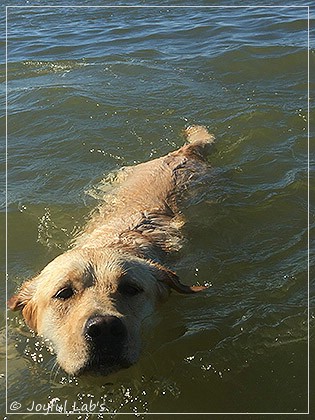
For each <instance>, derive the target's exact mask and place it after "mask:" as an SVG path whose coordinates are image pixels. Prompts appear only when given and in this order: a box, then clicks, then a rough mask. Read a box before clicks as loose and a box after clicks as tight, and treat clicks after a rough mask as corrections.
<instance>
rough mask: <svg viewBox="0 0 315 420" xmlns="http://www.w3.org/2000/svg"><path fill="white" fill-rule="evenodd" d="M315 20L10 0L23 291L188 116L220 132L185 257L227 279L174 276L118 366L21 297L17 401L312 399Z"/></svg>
mask: <svg viewBox="0 0 315 420" xmlns="http://www.w3.org/2000/svg"><path fill="white" fill-rule="evenodd" d="M41 4H42V5H43V4H45V2H42V3H41ZM56 4H58V3H56ZM69 4H71V3H69ZM82 4H84V2H82ZM165 4H166V5H167V3H165ZM176 4H179V3H176V2H175V3H173V5H176ZM205 4H206V3H205ZM307 23H308V22H307V8H306V7H304V8H298V7H296V8H288V7H281V8H263V7H259V8H244V7H237V8H224V7H220V8H187V7H183V8H179V9H177V8H171V7H160V8H149V7H138V8H75V7H74V8H57V7H56V8H47V9H44V8H23V9H18V8H9V9H8V137H7V140H8V147H7V153H8V195H7V226H8V240H7V252H8V258H7V265H8V284H7V289H8V295H9V296H10V295H11V294H12V293H13V292H14V290H15V289H16V288H17V287H18V286H19V285H20V284H21V283H22V281H24V280H25V279H26V278H28V277H30V276H32V275H34V274H35V273H37V272H38V271H39V270H40V269H41V268H43V267H44V265H45V264H47V262H49V261H50V260H51V259H52V258H54V257H55V256H56V255H58V254H59V253H61V252H62V251H64V250H65V249H67V247H68V246H69V243H70V240H71V238H72V237H73V235H74V234H75V233H77V232H78V231H79V230H80V228H81V227H82V226H83V225H84V223H85V220H86V215H87V214H88V213H89V211H90V210H91V209H92V208H93V206H95V205H96V203H97V202H96V200H95V198H93V197H95V196H97V194H98V186H99V183H100V181H101V180H102V179H103V178H104V177H106V176H108V174H110V173H112V172H113V171H115V170H117V169H118V168H120V167H122V166H125V165H133V164H136V163H138V162H143V161H146V160H148V159H152V158H155V157H159V156H161V155H163V154H166V153H168V152H169V151H171V150H174V149H175V148H177V147H179V146H181V145H182V144H183V141H184V139H183V137H182V131H183V129H184V128H185V126H187V125H188V124H193V123H198V124H204V125H206V126H207V127H208V129H209V130H210V131H211V132H212V133H214V134H215V136H216V139H217V141H216V147H215V150H214V151H213V153H212V155H211V156H210V158H209V161H210V163H211V165H212V167H213V170H212V171H211V173H209V175H208V176H205V177H204V179H203V180H202V183H201V184H200V185H197V186H195V188H194V189H193V190H192V191H189V196H188V203H187V206H186V208H185V209H184V214H185V216H186V218H187V221H188V222H187V225H186V226H185V228H184V232H185V236H186V238H187V241H186V243H185V246H184V247H183V249H182V250H181V251H180V252H179V254H178V255H175V256H173V257H172V258H171V260H170V265H171V266H172V268H174V269H175V270H176V272H177V273H178V274H179V276H180V277H181V280H182V281H183V282H184V283H187V284H193V283H196V282H199V283H201V284H202V283H204V282H208V283H210V284H211V287H210V288H209V290H208V291H207V292H205V293H203V294H200V295H197V296H193V297H182V296H179V295H176V294H175V293H174V294H173V295H172V296H171V298H170V299H169V301H168V302H167V303H165V305H164V306H163V307H161V309H160V311H159V313H158V314H156V316H155V317H154V320H153V323H154V325H155V326H154V328H150V329H149V330H148V331H145V332H144V342H145V345H144V349H143V354H142V357H141V359H140V361H139V362H138V363H137V364H136V365H135V366H133V367H131V368H130V369H128V370H125V371H121V372H118V373H116V374H114V375H111V376H109V377H78V378H69V377H67V376H66V375H64V374H63V372H61V371H59V370H58V368H57V367H56V366H55V359H54V356H53V355H52V354H51V350H50V349H47V348H46V347H45V345H44V344H43V343H42V341H41V339H39V338H38V337H34V336H33V335H32V334H31V333H30V332H29V331H28V329H27V327H26V326H25V325H24V322H23V321H22V319H21V316H20V315H19V314H16V313H12V312H8V314H7V317H8V321H7V324H8V339H7V343H6V344H5V343H4V341H5V339H4V338H5V319H4V318H3V317H2V321H1V322H2V324H1V325H2V328H1V335H2V337H3V344H2V356H3V358H2V360H3V370H2V375H1V381H2V384H3V389H4V388H5V387H6V386H5V385H6V384H7V387H6V391H7V404H8V409H9V411H14V412H16V413H26V414H20V416H21V418H26V416H27V415H31V417H30V418H33V416H32V414H35V413H36V412H44V411H45V407H47V404H48V403H51V404H52V406H53V407H54V408H53V409H52V410H54V412H56V404H57V402H58V404H59V405H60V406H61V408H60V410H61V411H62V410H63V411H62V412H63V413H65V412H66V411H70V410H74V411H75V416H76V417H75V418H78V419H79V418H86V417H89V416H91V415H89V416H85V415H82V416H81V417H80V412H79V411H78V410H79V409H81V410H82V411H83V412H85V411H90V412H93V413H103V414H102V415H103V416H104V417H106V415H105V414H104V413H108V412H109V413H148V412H149V413H219V414H222V413H288V414H291V413H295V414H297V415H298V418H300V417H299V416H301V415H302V414H299V413H305V412H307V411H308V403H309V389H308V375H309V373H310V371H309V363H308V328H309V326H310V331H311V332H312V331H314V311H313V308H314V305H313V304H314V298H313V296H314V295H313V294H312V291H314V287H313V286H312V285H310V289H311V293H310V296H309V295H308V287H309V285H308V257H307V249H308V170H307V169H308V102H307V89H308V84H307V81H308V67H307V65H308V56H307V46H308V42H307V40H308V39H307V37H308V32H307V28H308V27H307ZM4 24H5V22H4V21H3V20H2V25H4ZM313 61H314V50H311V51H310V64H311V66H312V64H313ZM1 69H2V71H3V72H4V71H5V64H4V63H2V64H1ZM311 112H312V107H311ZM1 123H2V124H3V125H4V117H1ZM310 146H311V147H312V144H311V143H310ZM1 159H2V160H1V162H2V165H3V166H2V167H3V170H5V168H4V153H3V154H2V156H1ZM312 191H313V190H312V189H311V194H312ZM311 198H312V195H311ZM0 215H1V219H2V222H3V226H4V224H5V215H6V210H5V205H4V206H3V207H2V211H1V214H0ZM313 226H314V220H313V213H311V214H310V234H312V232H313ZM311 237H312V236H311ZM3 238H4V237H3ZM4 242H5V240H4V239H3V241H2V245H3V249H4V245H5V244H4ZM2 255H3V254H2ZM310 256H311V258H310V270H311V271H310V272H311V276H310V277H311V278H312V273H313V272H314V271H313V266H312V264H313V251H312V248H311V254H310ZM2 271H3V273H5V263H3V265H2ZM1 292H2V293H1V294H2V296H4V295H5V284H4V282H3V283H2V285H1ZM309 299H310V305H309ZM2 301H3V303H5V298H2ZM6 349H7V375H6V372H5V362H4V361H5V357H6V356H5V354H6ZM311 372H312V371H311ZM6 376H7V379H6ZM5 383H6V384H5ZM54 399H56V400H54ZM53 401H55V405H53ZM16 403H17V404H16ZM12 404H13V405H12ZM19 404H20V405H19ZM2 410H3V412H5V404H3V406H2ZM76 410H77V411H76ZM219 414H217V415H216V416H219ZM51 415H53V414H51ZM53 416H54V415H53ZM64 416H65V414H64ZM191 416H192V415H191ZM216 416H215V415H214V417H216ZM61 417H62V416H58V417H57V416H56V418H61ZM118 417H120V416H118ZM121 417H122V416H121ZM224 417H228V415H223V414H222V415H221V416H220V418H224ZM247 417H249V418H251V417H252V418H254V417H255V418H257V417H258V418H259V417H261V418H264V414H261V415H260V416H254V414H252V415H249V416H247ZM270 417H273V416H270ZM270 417H268V418H270ZM274 417H277V416H276V414H274ZM284 417H286V416H284ZM9 418H11V417H10V415H9ZM28 418H29V417H28ZM34 418H35V417H34ZM238 418H239V417H238ZM282 418H283V417H282ZM288 418H289V416H288Z"/></svg>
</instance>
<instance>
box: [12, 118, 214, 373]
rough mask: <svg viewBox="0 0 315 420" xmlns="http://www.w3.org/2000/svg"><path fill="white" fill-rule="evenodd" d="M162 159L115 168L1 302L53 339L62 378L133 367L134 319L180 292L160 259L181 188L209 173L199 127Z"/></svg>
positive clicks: (174, 225) (176, 227) (206, 144)
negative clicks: (52, 250) (57, 248)
mask: <svg viewBox="0 0 315 420" xmlns="http://www.w3.org/2000/svg"><path fill="white" fill-rule="evenodd" d="M185 135H186V137H187V143H186V144H185V145H184V146H182V147H181V148H180V149H178V150H176V151H174V152H171V153H169V154H167V155H166V156H164V157H161V158H157V159H155V160H152V161H148V162H145V163H140V164H138V165H136V166H133V167H128V168H125V169H123V170H121V171H120V174H119V176H118V185H117V187H116V188H115V189H114V191H113V192H111V193H109V194H108V195H107V196H106V197H105V200H104V202H102V203H101V204H100V205H99V206H98V207H97V208H96V210H95V211H94V213H93V214H92V215H91V217H90V220H89V221H88V222H87V225H86V227H85V228H84V230H83V231H82V232H81V233H80V234H79V235H78V236H77V237H76V238H75V239H74V242H73V245H72V246H71V247H70V249H69V250H67V251H66V252H64V253H63V254H62V255H59V256H58V257H56V258H55V259H54V260H53V261H51V262H50V263H49V264H48V265H47V266H46V267H45V268H44V269H43V270H42V271H41V272H40V273H39V274H38V275H36V276H35V277H34V278H32V279H30V280H28V281H25V282H24V284H23V285H22V286H21V288H20V289H19V290H18V291H17V293H16V294H15V295H13V296H12V297H11V298H10V299H9V301H8V307H9V309H11V310H13V311H16V310H21V312H22V315H23V317H24V319H25V322H26V324H27V325H28V326H29V328H30V329H31V330H33V331H34V332H35V333H37V334H39V335H41V336H43V337H45V338H47V339H48V340H49V341H50V342H51V343H52V345H53V347H54V350H55V353H56V356H57V362H58V364H59V366H60V367H61V368H62V369H63V370H64V371H65V372H66V373H68V374H70V375H78V374H81V373H84V372H98V373H100V374H102V375H107V374H109V373H111V372H114V371H117V370H119V369H122V368H127V367H129V366H131V365H133V364H134V363H136V362H137V361H138V359H139V357H140V352H141V325H142V323H143V321H144V319H145V318H147V317H148V316H150V315H151V314H152V313H153V311H154V310H155V308H156V307H157V306H158V305H159V303H161V302H163V301H164V300H166V299H167V297H168V296H169V294H170V291H171V290H172V289H173V290H175V291H177V292H179V293H183V294H190V293H197V292H200V291H202V290H205V289H206V288H207V286H187V285H184V284H182V283H181V281H180V279H179V278H178V276H177V275H176V273H175V272H173V271H172V270H171V269H170V268H168V267H166V266H165V265H164V264H163V260H164V259H165V258H166V256H167V254H168V253H169V252H171V251H172V250H177V249H179V247H180V242H181V233H180V228H181V226H182V225H183V223H184V221H183V217H182V216H181V213H180V209H179V202H180V196H181V193H182V192H183V191H184V190H187V188H189V185H190V184H191V183H192V180H193V179H196V177H198V175H199V174H200V173H204V171H208V170H209V166H210V165H209V163H208V162H207V159H206V158H207V155H208V153H209V149H210V147H211V146H212V144H213V142H214V136H213V135H211V134H210V133H209V132H208V131H207V129H206V128H205V127H203V126H197V125H195V126H190V127H188V128H186V130H185Z"/></svg>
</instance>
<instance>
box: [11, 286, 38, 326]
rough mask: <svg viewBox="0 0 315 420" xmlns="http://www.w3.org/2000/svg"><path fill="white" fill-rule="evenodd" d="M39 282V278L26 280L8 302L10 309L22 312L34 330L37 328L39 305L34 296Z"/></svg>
mask: <svg viewBox="0 0 315 420" xmlns="http://www.w3.org/2000/svg"><path fill="white" fill-rule="evenodd" d="M37 284H38V281H37V279H33V280H29V281H26V282H25V283H24V284H23V285H22V287H21V288H20V290H19V291H18V292H17V293H16V294H15V295H13V296H12V297H11V298H10V299H9V300H8V302H7V305H8V308H9V309H11V310H12V311H18V310H20V311H21V312H22V315H23V317H24V319H25V322H26V323H27V325H28V326H29V327H30V328H31V329H32V330H34V331H36V330H37V305H36V303H35V302H34V299H33V297H34V294H35V292H36V288H37Z"/></svg>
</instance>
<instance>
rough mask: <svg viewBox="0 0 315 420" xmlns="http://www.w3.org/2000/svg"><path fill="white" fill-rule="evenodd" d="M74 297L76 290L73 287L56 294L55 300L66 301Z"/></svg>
mask: <svg viewBox="0 0 315 420" xmlns="http://www.w3.org/2000/svg"><path fill="white" fill-rule="evenodd" d="M73 295H74V290H73V289H72V287H71V286H67V287H64V288H63V289H60V290H58V292H57V293H56V294H55V296H54V298H56V299H61V300H66V299H69V298H71V296H73Z"/></svg>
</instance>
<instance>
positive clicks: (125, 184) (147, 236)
mask: <svg viewBox="0 0 315 420" xmlns="http://www.w3.org/2000/svg"><path fill="white" fill-rule="evenodd" d="M185 134H186V137H187V141H188V142H187V144H185V145H184V146H183V147H181V148H180V149H178V150H176V151H174V152H171V153H169V154H168V155H166V156H163V157H161V158H158V159H155V160H152V161H149V162H145V163H141V164H139V165H137V166H134V167H132V168H128V170H127V171H126V175H125V177H124V179H123V181H122V183H121V185H119V186H118V187H117V189H116V191H115V193H114V194H111V197H110V200H109V202H108V201H106V202H105V203H104V204H102V205H101V206H100V207H99V208H98V210H97V212H96V213H95V214H94V216H93V217H92V218H91V220H90V222H89V223H88V224H87V226H86V229H85V230H84V232H83V233H82V234H81V235H80V237H78V238H77V239H76V242H75V246H80V247H82V246H87V247H88V246H89V244H90V243H91V241H93V243H95V242H96V241H98V242H99V246H111V247H119V248H121V247H124V248H125V249H128V250H131V251H132V252H133V253H136V254H137V255H139V256H141V257H142V256H145V257H149V258H153V259H159V258H158V256H159V254H160V253H161V252H168V251H171V250H174V249H178V247H179V244H180V239H181V235H180V231H179V227H180V226H181V225H182V224H183V220H182V218H180V217H179V213H180V209H179V208H178V196H179V192H181V191H183V189H185V188H187V186H188V184H189V182H190V181H191V180H192V179H193V177H194V175H195V174H200V173H201V172H202V171H204V170H205V169H206V168H208V163H207V161H206V156H207V154H208V152H209V149H210V147H211V145H212V144H213V142H214V137H213V136H212V135H211V134H210V133H209V132H208V131H207V129H206V128H205V127H203V126H190V127H188V128H187V129H186V130H185Z"/></svg>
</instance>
